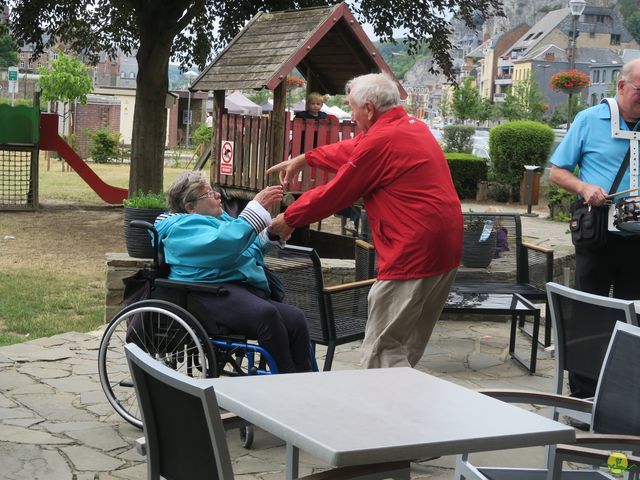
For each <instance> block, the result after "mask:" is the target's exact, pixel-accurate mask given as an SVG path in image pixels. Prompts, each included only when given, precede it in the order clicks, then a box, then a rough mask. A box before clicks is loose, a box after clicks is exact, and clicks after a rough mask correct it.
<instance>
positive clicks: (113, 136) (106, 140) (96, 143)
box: [87, 128, 120, 163]
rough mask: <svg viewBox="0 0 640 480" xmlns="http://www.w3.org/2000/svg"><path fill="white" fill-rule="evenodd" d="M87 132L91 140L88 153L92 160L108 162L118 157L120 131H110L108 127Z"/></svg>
mask: <svg viewBox="0 0 640 480" xmlns="http://www.w3.org/2000/svg"><path fill="white" fill-rule="evenodd" d="M87 134H88V135H89V136H90V137H91V140H92V145H91V149H90V150H89V154H90V155H91V158H92V159H93V161H94V162H96V163H108V162H110V161H114V160H118V159H119V158H120V132H113V133H111V132H110V131H109V129H108V128H101V129H99V130H96V131H94V132H87Z"/></svg>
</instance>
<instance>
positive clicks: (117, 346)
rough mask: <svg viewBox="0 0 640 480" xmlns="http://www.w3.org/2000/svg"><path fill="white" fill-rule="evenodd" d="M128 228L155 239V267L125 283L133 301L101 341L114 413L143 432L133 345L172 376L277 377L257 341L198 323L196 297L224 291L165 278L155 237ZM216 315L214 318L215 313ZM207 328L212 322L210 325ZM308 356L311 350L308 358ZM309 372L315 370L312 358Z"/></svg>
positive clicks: (249, 430) (103, 378)
mask: <svg viewBox="0 0 640 480" xmlns="http://www.w3.org/2000/svg"><path fill="white" fill-rule="evenodd" d="M131 226H132V227H135V228H144V229H146V230H148V231H149V232H150V234H151V236H152V238H153V244H154V252H153V263H152V264H151V266H150V267H146V268H144V269H142V270H140V271H139V272H138V273H137V274H136V275H135V276H134V277H130V278H128V279H125V284H126V289H125V297H127V289H129V288H131V289H133V290H134V291H135V290H136V288H137V289H138V290H139V291H138V292H137V297H139V299H138V298H136V295H133V296H132V297H133V298H134V301H133V302H132V303H130V304H129V305H128V306H126V307H125V308H123V309H122V310H121V311H120V312H118V313H117V314H116V315H115V316H114V317H113V319H112V320H111V322H110V323H109V325H108V326H107V328H106V330H105V332H104V335H103V336H102V339H101V341H100V348H99V351H98V373H99V377H100V384H101V386H102V390H103V391H104V393H105V396H106V397H107V400H108V401H109V403H110V404H111V406H112V407H113V408H114V409H115V411H116V412H117V413H118V414H119V415H120V416H121V417H122V418H124V419H125V420H126V421H127V422H129V423H130V424H132V425H134V426H136V427H138V428H142V418H141V414H140V410H139V407H138V402H137V398H136V393H135V389H134V387H133V381H132V379H131V376H130V373H129V367H128V365H127V360H126V357H125V353H124V345H125V344H127V343H135V344H136V345H138V346H139V347H140V348H142V349H143V350H144V351H145V352H146V353H148V354H149V355H150V356H151V357H153V358H155V359H156V360H158V361H160V362H162V363H163V364H165V365H167V366H168V367H170V368H172V369H173V370H176V371H179V372H181V373H183V374H185V375H188V376H190V377H194V378H215V377H219V376H221V375H222V376H243V375H271V374H276V373H278V367H277V365H276V362H275V360H274V359H273V356H272V355H271V354H270V353H269V352H268V351H267V350H265V349H264V348H262V347H261V346H259V345H258V344H257V343H256V342H255V341H252V340H251V339H247V338H246V337H244V336H242V335H237V334H234V333H233V332H229V331H227V330H226V329H224V327H216V329H215V331H207V330H206V329H205V328H204V327H203V323H202V322H201V321H200V320H199V319H202V318H210V317H211V315H212V312H207V311H204V310H203V309H202V307H200V306H199V303H198V302H197V301H194V299H195V298H197V295H194V294H202V293H206V294H209V295H220V296H223V295H227V294H228V293H229V292H228V291H227V290H226V289H225V288H224V286H223V285H216V284H202V283H191V282H178V281H173V280H168V279H167V278H164V277H166V276H167V274H168V268H167V266H166V264H164V262H163V255H162V246H161V244H160V242H159V237H158V232H157V231H156V230H155V228H154V227H153V225H151V224H150V223H148V222H144V221H140V220H134V221H132V222H131ZM214 314H215V313H214ZM208 324H209V325H210V324H211V322H208ZM311 352H312V350H311V347H310V354H311ZM311 360H312V367H313V369H314V370H315V371H317V370H318V367H317V364H316V361H315V356H313V355H311ZM240 437H241V441H242V444H243V446H244V447H245V448H250V446H251V443H252V441H253V427H252V426H251V425H246V426H244V427H242V428H241V429H240Z"/></svg>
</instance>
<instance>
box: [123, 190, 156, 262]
mask: <svg viewBox="0 0 640 480" xmlns="http://www.w3.org/2000/svg"><path fill="white" fill-rule="evenodd" d="M122 203H123V205H124V239H125V243H126V245H127V253H128V254H129V256H131V257H139V258H151V257H153V246H152V245H151V237H150V235H149V232H147V231H145V230H143V229H140V228H132V227H131V226H130V223H131V221H132V220H144V221H145V222H149V223H151V224H153V223H154V222H155V220H156V217H157V216H158V215H160V214H161V213H163V212H164V211H165V210H166V205H165V199H164V194H162V193H153V192H149V193H140V192H138V193H135V194H134V195H132V196H130V197H129V198H127V199H126V200H124V201H123V202H122Z"/></svg>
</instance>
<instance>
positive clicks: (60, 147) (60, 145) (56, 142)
mask: <svg viewBox="0 0 640 480" xmlns="http://www.w3.org/2000/svg"><path fill="white" fill-rule="evenodd" d="M40 149H41V150H51V151H52V152H57V153H58V155H60V156H61V157H62V158H64V160H65V161H66V162H67V163H68V164H69V165H70V166H71V168H73V169H74V170H75V171H76V173H77V174H78V175H80V176H81V177H82V179H83V180H84V181H85V182H87V184H88V185H89V186H90V187H91V189H92V190H93V191H94V192H96V193H97V194H98V196H99V197H100V198H101V199H102V200H104V201H105V202H107V203H110V204H113V205H119V204H121V203H122V201H123V200H124V199H125V198H127V194H128V190H127V189H126V188H120V187H114V186H113V185H109V184H107V183H105V182H103V181H102V179H101V178H100V177H99V176H98V175H96V173H95V172H94V171H93V170H91V168H90V167H89V165H87V164H86V163H85V161H84V160H82V158H80V156H79V155H78V154H77V153H76V152H75V150H73V148H71V146H69V144H68V143H67V142H65V141H64V139H63V138H62V137H61V136H60V135H58V114H56V113H41V114H40Z"/></svg>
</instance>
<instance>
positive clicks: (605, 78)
mask: <svg viewBox="0 0 640 480" xmlns="http://www.w3.org/2000/svg"><path fill="white" fill-rule="evenodd" d="M602 83H607V71H606V70H602Z"/></svg>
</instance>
